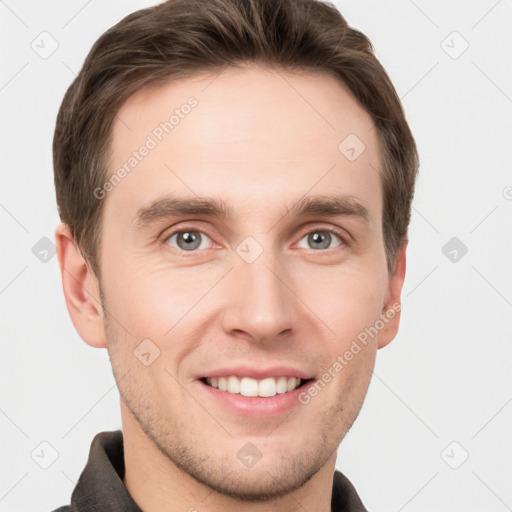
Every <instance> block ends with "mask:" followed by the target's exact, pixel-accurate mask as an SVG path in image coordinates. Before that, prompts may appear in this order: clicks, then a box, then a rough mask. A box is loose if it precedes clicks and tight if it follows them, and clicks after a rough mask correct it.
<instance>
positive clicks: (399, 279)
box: [378, 240, 408, 348]
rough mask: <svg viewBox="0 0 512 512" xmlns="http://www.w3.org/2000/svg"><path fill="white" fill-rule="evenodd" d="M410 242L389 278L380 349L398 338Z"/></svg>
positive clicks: (405, 246) (398, 257)
mask: <svg viewBox="0 0 512 512" xmlns="http://www.w3.org/2000/svg"><path fill="white" fill-rule="evenodd" d="M407 244H408V240H405V241H404V242H403V244H402V246H401V247H400V249H399V250H398V252H397V254H396V258H395V266H394V269H393V272H392V274H391V275H390V277H389V284H388V290H387V293H386V300H385V305H384V308H383V310H382V322H383V324H384V327H383V328H382V330H381V331H380V333H379V340H378V348H383V347H385V346H386V345H388V344H389V343H390V342H391V341H392V340H393V339H394V338H395V336H396V334H397V332H398V327H399V325H400V312H401V310H402V307H401V294H402V287H403V284H404V279H405V264H406V250H407Z"/></svg>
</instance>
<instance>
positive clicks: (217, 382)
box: [206, 375, 301, 397]
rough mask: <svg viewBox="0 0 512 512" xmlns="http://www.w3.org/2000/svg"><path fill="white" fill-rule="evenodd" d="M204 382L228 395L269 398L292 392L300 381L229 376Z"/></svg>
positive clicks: (280, 378) (282, 378)
mask: <svg viewBox="0 0 512 512" xmlns="http://www.w3.org/2000/svg"><path fill="white" fill-rule="evenodd" d="M206 382H207V383H208V384H209V385H210V386H212V387H214V388H218V389H220V391H227V392H228V393H234V394H240V395H242V396H261V397H271V396H275V395H276V394H283V393H287V392H289V391H293V390H294V389H296V388H298V387H299V385H300V383H301V380H300V379H299V378H296V377H267V378H266V379H262V380H256V379H252V378H251V377H243V378H242V379H240V378H238V377H236V376H234V375H230V376H228V377H211V378H210V377H208V378H207V379H206Z"/></svg>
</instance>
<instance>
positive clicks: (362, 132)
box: [100, 68, 390, 499]
mask: <svg viewBox="0 0 512 512" xmlns="http://www.w3.org/2000/svg"><path fill="white" fill-rule="evenodd" d="M189 97H194V98H195V100H197V104H195V106H193V107H192V108H181V107H182V106H183V105H184V104H187V99H188V98H189ZM175 109H181V110H180V112H181V115H178V117H179V121H178V122H176V119H174V122H175V126H174V127H173V129H172V130H169V128H168V127H167V128H168V131H169V133H166V132H165V131H163V132H162V129H161V130H160V131H159V130H158V129H156V128H157V127H159V126H160V123H161V122H164V121H166V120H168V119H169V117H170V116H171V115H172V114H173V112H174V110H175ZM186 112H188V113H186ZM184 113H185V114H184ZM155 129H156V131H155ZM350 134H355V135H356V136H357V137H358V138H359V139H360V141H362V142H363V143H364V145H365V149H364V151H363V152H362V153H361V154H360V155H359V156H357V155H358V153H359V152H360V151H361V148H362V146H356V147H355V150H354V151H351V150H350V147H352V146H354V140H356V139H354V138H352V139H347V140H348V142H346V143H345V146H346V145H347V144H348V146H349V147H348V149H347V147H345V146H343V145H342V151H340V149H339V145H340V143H341V142H342V141H344V139H346V137H348V136H349V135H350ZM148 136H150V138H151V139H152V140H153V142H154V143H155V144H153V143H151V142H148V141H149V139H148ZM351 137H353V136H351ZM159 138H160V139H161V140H159ZM350 143H352V144H350ZM144 144H147V146H148V147H149V148H150V149H149V151H148V152H147V156H145V157H143V158H141V159H140V161H138V162H137V164H136V166H134V167H133V168H132V169H131V171H130V173H129V174H128V175H127V176H126V177H124V179H122V181H121V182H120V183H119V184H117V185H116V186H115V187H113V189H112V190H110V191H109V192H108V194H107V196H106V197H105V198H104V199H103V200H104V201H106V204H105V210H104V216H103V221H102V249H101V255H100V266H101V270H102V281H101V286H102V291H103V294H104V301H105V308H106V310H107V311H108V313H106V312H105V315H106V317H105V324H106V332H107V336H108V349H109V353H110V357H111V361H112V365H113V370H114V374H115V376H116V379H117V380H118V381H119V382H118V385H119V390H120V394H121V398H122V412H123V426H124V427H125V428H127V426H128V425H131V428H132V431H135V430H137V429H139V431H140V432H142V431H144V432H145V433H146V434H147V436H148V437H149V438H150V439H151V440H152V441H153V442H154V443H155V444H156V446H158V448H159V450H160V451H161V452H162V453H163V454H165V455H166V456H167V457H168V459H170V460H171V461H173V462H174V463H175V464H176V465H177V466H178V467H180V468H181V469H182V470H184V471H185V472H187V473H188V474H190V475H192V476H193V477H194V478H196V479H197V480H198V481H200V482H203V483H206V484H207V485H209V486H210V487H212V488H213V489H216V490H217V491H219V492H221V493H225V494H230V495H232V496H236V497H239V498H243V497H245V498H246V499H247V498H249V497H252V498H253V499H254V498H258V497H259V498H261V497H263V496H267V497H268V496H277V495H279V494H283V493H286V492H290V491H291V490H293V489H295V488H298V487H299V486H301V485H302V484H304V483H305V482H306V481H307V480H308V479H309V478H311V477H312V476H313V475H314V474H315V473H316V472H317V471H318V470H319V469H320V468H322V467H323V466H324V465H325V464H326V463H327V462H328V461H330V462H331V463H332V464H334V460H335V453H336V450H337V447H338V445H339V443H340V441H341V439H342V438H343V437H344V435H345V434H346V432H347V430H348V429H349V428H350V426H351V424H352V422H353V421H354V419H355V418H356V416H357V414H358V412H359V409H360V407H361V405H362V402H363V399H364V396H365V394H366V391H367V387H368V384H369V380H370V376H371V372H372V369H373V365H374V359H375V353H376V349H377V348H378V346H379V343H381V342H379V336H378V335H377V336H374V337H369V338H368V340H367V343H366V345H363V344H361V343H359V345H360V347H361V350H360V351H359V352H358V353H357V354H355V355H354V356H353V358H352V359H351V360H350V361H348V362H346V360H345V359H344V361H345V364H343V366H342V369H341V370H338V371H337V372H336V371H335V372H334V377H332V379H330V382H328V384H327V385H325V386H324V387H323V388H322V389H321V390H320V391H319V392H318V393H317V395H316V396H311V395H308V396H309V397H310V400H309V401H308V403H307V404H303V403H301V401H299V399H298V398H299V394H300V393H303V394H302V395H301V396H302V397H304V396H305V395H304V392H305V391H307V389H309V388H308V387H307V386H311V385H312V384H313V383H314V379H321V378H322V375H323V374H324V372H326V371H327V370H328V369H329V368H331V369H332V368H333V365H334V363H335V362H336V361H337V360H338V361H339V359H337V358H338V356H343V355H344V354H345V353H346V351H347V350H349V349H350V347H351V344H352V343H353V341H354V340H356V338H357V336H358V335H359V334H360V333H361V332H362V331H364V329H365V328H368V327H370V326H373V325H374V324H375V322H376V320H377V319H378V318H379V315H380V314H381V313H383V310H385V308H386V306H387V302H388V301H389V298H390V284H389V283H390V280H389V277H388V274H387V270H386V259H385V252H384V242H383V238H382V205H383V198H382V185H381V179H380V175H379V172H380V170H381V158H380V153H379V147H378V141H377V134H376V130H375V129H374V125H373V122H372V120H371V118H370V116H369V115H368V114H367V113H366V112H365V111H364V110H363V109H362V108H361V107H359V106H358V105H357V103H356V102H355V100H354V99H353V98H352V97H351V96H350V95H349V94H348V93H347V92H346V90H345V89H344V88H343V87H342V86H341V85H340V84H339V83H338V82H337V81H335V80H334V79H333V78H331V77H328V76H326V75H314V74H306V75H301V76H299V75H294V74H289V73H285V72H280V73H277V72H272V71H268V70H263V69H260V68H250V69H246V70H225V71H224V72H223V73H221V74H220V75H219V76H216V77H215V76H214V75H209V76H207V77H205V76H202V77H197V78H194V79H184V80H181V81H173V82H172V83H170V84H168V85H166V86H164V87H162V88H160V89H158V90H152V91H150V90H141V91H139V92H138V93H136V94H135V95H134V96H132V97H131V98H130V99H129V100H128V101H127V102H126V103H125V104H124V105H123V107H122V108H121V109H120V111H119V112H118V116H117V121H116V123H115V126H114V132H113V142H112V159H111V163H110V172H111V173H113V172H114V171H116V170H117V169H119V168H120V167H122V166H123V164H124V163H125V162H127V161H128V160H129V158H130V157H131V156H132V153H133V151H138V150H139V148H140V147H141V146H142V145H144ZM153 146H154V147H153ZM142 152H144V151H142ZM139 153H140V152H139ZM144 153H145V152H144ZM354 155H355V156H357V158H355V159H354ZM347 156H348V157H350V158H347ZM139 157H140V154H139ZM319 197H320V198H322V199H324V200H325V199H326V198H328V197H329V198H338V199H339V198H342V199H344V201H345V202H344V203H343V202H341V203H340V202H338V204H341V205H342V206H344V208H341V209H338V211H331V210H318V209H317V210H316V211H315V210H309V212H306V215H303V214H300V215H298V213H300V212H297V211H296V208H297V207H298V206H300V205H302V206H303V205H304V204H305V202H306V201H307V200H308V198H309V200H310V202H311V201H312V200H314V199H317V198H319ZM164 198H173V199H180V200H183V201H186V200H192V201H196V200H198V199H205V200H208V201H212V202H214V203H217V204H218V205H221V206H224V208H225V209H226V210H227V211H226V215H225V216H220V217H219V216H216V215H211V214H210V213H209V212H208V211H206V210H205V211H203V213H194V211H192V210H189V211H188V213H187V212H181V213H180V212H178V211H174V212H173V211H172V208H167V210H166V211H167V213H168V214H169V215H166V216H161V215H155V214H154V213H155V212H154V210H153V212H152V213H153V214H151V215H150V214H148V213H147V212H146V214H144V215H140V212H141V210H142V209H147V208H148V207H149V206H151V205H152V204H153V203H155V202H156V201H158V200H161V199H164ZM357 205H359V206H357ZM164 210H165V208H163V209H162V208H160V209H159V210H158V211H159V212H160V213H162V211H164ZM364 212H366V218H365V216H364ZM143 340H151V341H145V342H144V343H145V344H144V345H142V346H141V348H139V349H137V347H138V346H139V345H140V344H141V342H142V341H143ZM388 341H389V340H388ZM135 349H137V350H135ZM134 351H135V353H134ZM158 351H159V352H158ZM141 352H142V353H143V354H145V355H142V356H141ZM158 353H159V355H158ZM137 355H138V356H139V357H137ZM156 355H158V357H156V359H154V358H155V356H156ZM141 361H142V362H141ZM144 362H145V363H150V364H144ZM338 368H339V367H338ZM229 376H235V377H239V378H240V379H242V378H243V377H246V378H247V377H252V378H254V377H257V379H256V381H257V382H256V384H255V382H254V381H253V380H251V379H249V380H245V381H242V388H243V390H244V392H245V393H249V394H251V393H253V392H254V389H256V390H257V391H258V392H261V390H262V389H263V391H262V393H263V394H264V393H265V392H267V393H268V394H272V393H276V390H274V389H273V386H272V385H271V381H267V382H266V383H264V384H261V385H260V382H259V381H261V380H263V378H269V377H275V378H276V379H277V383H278V384H279V380H281V384H279V390H280V391H283V388H281V386H283V385H284V384H283V383H284V382H286V385H288V384H289V382H288V378H290V377H294V376H297V377H301V378H302V379H303V380H306V379H313V380H310V381H309V382H307V383H306V385H305V386H304V387H302V388H299V389H297V390H295V391H293V392H292V393H291V394H289V395H288V394H287V393H281V392H279V393H277V394H276V395H275V396H273V397H244V396H242V395H240V394H236V393H230V392H229V391H223V390H219V389H214V388H213V387H211V386H209V385H208V383H207V382H206V378H212V377H217V385H219V382H223V381H222V380H221V379H220V378H221V377H226V378H227V377H229ZM283 377H286V378H287V380H286V381H285V380H283V379H282V378H283ZM279 378H281V379H279ZM209 382H210V381H209ZM213 382H214V383H215V379H214V380H213ZM229 385H230V389H231V390H232V391H233V390H235V391H236V386H237V379H230V383H229ZM267 385H268V388H267V387H266V386H267ZM231 386H234V387H231ZM255 386H256V388H255ZM258 386H259V387H258ZM290 386H291V387H292V386H293V381H292V382H291V384H290ZM221 387H222V384H221ZM265 390H266V391H265ZM303 401H305V400H303ZM247 443H252V445H254V447H256V450H255V449H254V447H253V446H252V445H250V444H247ZM252 450H254V453H252ZM246 452H247V453H246ZM248 457H249V458H248ZM251 457H253V458H252V459H251ZM256 459H258V460H257V462H256V463H255V464H254V465H253V463H254V460H256ZM250 466H252V467H250Z"/></svg>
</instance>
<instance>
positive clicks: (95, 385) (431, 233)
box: [0, 0, 512, 512]
mask: <svg viewBox="0 0 512 512" xmlns="http://www.w3.org/2000/svg"><path fill="white" fill-rule="evenodd" d="M155 3H156V2H150V1H146V2H144V1H140V0H138V1H135V0H130V1H124V2H113V1H112V0H110V1H102V2H99V1H98V0H89V1H84V0H72V1H70V0H68V1H63V0H59V1H54V2H51V3H50V2H36V1H35V0H31V1H18V2H15V1H14V0H5V1H3V0H0V27H1V28H0V34H1V38H2V44H1V49H0V52H1V55H0V58H1V70H2V73H1V76H0V103H1V112H2V122H1V134H0V144H1V149H2V159H1V164H2V173H1V180H2V181H1V187H0V194H1V196H0V220H1V225H2V230H3V237H2V240H3V241H4V242H5V243H4V244H2V251H1V255H2V265H1V274H0V308H1V312H2V315H1V322H2V323H1V335H2V338H1V354H0V386H1V387H0V393H1V394H0V431H1V436H0V449H1V465H0V510H1V511H6V512H7V511H12V512H15V511H23V512H25V511H28V510H32V511H34V512H37V511H40V512H45V511H49V510H53V508H56V507H57V506H60V505H63V504H67V503H69V498H70V494H71V491H72V489H73V487H74V485H75V483H76V481H77V479H78V477H79V475H80V473H81V471H82V469H83V467H84V465H85V463H86V460H87V455H88V452H89V446H90V443H91V440H92V438H93V437H94V435H95V434H96V433H98V432H100V431H104V430H113V429H118V428H120V427H121V421H120V412H119V395H118V392H117V388H116V387H115V381H114V379H113V376H112V372H111V367H110V363H109V360H108V355H107V352H106V350H105V349H93V348H91V347H89V346H87V345H86V344H85V343H84V342H83V341H82V340H81V339H80V337H79V336H78V334H77V333H76V331H75V330H74V328H73V325H72V323H71V321H70V319H69V316H68V313H67V310H66V307H65V303H64V297H63V294H62V288H61V282H60V275H59V271H58V262H57V258H56V257H55V256H54V255H53V253H52V245H51V243H50V242H52V243H53V241H54V240H53V232H54V228H55V226H56V225H57V223H58V222H59V219H58V215H57V208H56V202H55V193H54V188H53V170H52V159H51V143H52V137H53V129H54V123H55V117H56V114H57V110H58V108H59V106H60V103H61V101H62V98H63V95H64V93H65V91H66V89H67V88H68V86H69V85H70V83H71V81H72V80H73V78H74V76H75V74H76V73H77V72H78V71H79V69H80V67H81V65H82V62H83V60H84V58H85V56H86V55H87V53H88V51H89V49H90V47H91V46H92V44H93V43H94V41H95V40H96V39H97V38H98V36H100V34H101V33H103V32H104V31H105V30H106V29H107V28H109V27H110V26H112V25H113V24H114V23H116V22H117V21H119V20H120V19H121V18H122V17H124V16H125V15H126V14H128V13H130V12H132V11H135V10H137V9H140V8H143V7H146V6H149V5H153V4H155ZM336 6H337V7H338V8H339V9H340V11H341V12H342V14H343V15H344V16H345V17H346V19H347V20H348V22H349V23H350V24H351V25H353V26H355V27H356V28H359V29H360V30H362V31H363V32H364V33H365V34H366V35H368V36H369V37H370V39H371V40H372V42H373V44H374V46H375V48H376V53H377V56H378V58H379V59H380V60H381V62H382V64H383V65H384V67H385V68H386V69H387V71H388V73H389V74H390V76H391V79H392V80H393V82H394V84H395V87H396V89H397V91H398V93H399V95H400V97H401V98H402V101H403V104H404V108H405V110H406V114H407V117H408V120H409V122H410V125H411V128H412V131H413V133H414V135H415V138H416V141H417V144H418V148H419V151H420V158H421V169H420V177H419V180H418V184H417V191H416V197H415V201H414V209H413V219H412V224H411V227H410V243H409V250H408V264H407V277H406V281H405V285H404V292H403V300H402V303H403V313H402V323H401V329H400V333H399V335H398V336H397V338H396V339H395V340H394V341H393V342H392V343H391V344H390V345H389V346H388V347H387V348H385V349H383V350H382V351H380V352H379V354H378V356H377V364H376V368H375V375H374V378H373V380H372V383H371V385H370V389H369V393H368V396H367V399H366V401H365V404H364V406H363V409H362V411H361V414H360V416H359V418H358V420H357V421H356V423H355V425H354V427H353V429H352V430H351V431H350V432H349V434H348V435H347V437H346V438H345V440H344V441H343V443H342V444H341V447H340V449H339V456H338V461H337V467H338V468H339V469H340V470H342V471H343V472H344V473H345V474H346V475H347V476H348V477H349V478H350V479H351V480H352V482H353V483H354V485H355V487H356V489H357V490H358V492H359V494H360V495H361V497H362V499H363V501H364V503H365V504H366V506H367V507H368V508H369V509H370V510H375V511H377V510H379V511H384V512H385V511H390V512H399V511H402V510H404V511H410V512H413V511H422V510H450V511H453V512H455V511H464V512H469V511H477V510H486V511H497V512H501V511H506V510H512V436H511V434H510V433H511V432H512V385H511V378H510V375H511V369H512V344H511V340H512V321H511V318H512V272H511V266H510V262H511V261H512V257H511V256H512V242H511V240H512V172H511V167H512V166H511V161H512V158H511V157H512V154H511V153H512V149H511V148H512V138H511V135H512V68H511V65H510V62H512V60H511V56H512V30H511V27H512V2H511V1H510V0H500V1H496V0H482V1H479V2H476V1H473V2H463V1H451V2H446V1H442V0H435V1H429V2H427V1H426V0H415V1H412V0H397V1H394V2H391V1H378V0H363V1H361V0H350V1H341V0H340V1H338V2H336ZM57 45H58V46H57ZM45 237H46V238H48V239H49V241H48V240H45ZM454 237H455V239H454ZM447 244H448V245H447ZM465 250H467V252H466V253H464V252H465ZM45 251H48V252H45ZM454 251H455V252H454ZM41 443H43V444H41ZM43 466H48V467H47V469H44V467H43ZM312 512H313V511H312Z"/></svg>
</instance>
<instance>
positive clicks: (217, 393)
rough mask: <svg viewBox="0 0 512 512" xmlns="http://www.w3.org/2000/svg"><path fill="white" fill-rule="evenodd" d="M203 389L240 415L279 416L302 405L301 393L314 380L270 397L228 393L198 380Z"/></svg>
mask: <svg viewBox="0 0 512 512" xmlns="http://www.w3.org/2000/svg"><path fill="white" fill-rule="evenodd" d="M196 382H198V383H199V386H200V387H201V389H202V390H203V391H204V392H205V393H207V394H208V396H210V397H211V398H213V399H214V400H217V401H218V402H219V403H220V404H221V405H222V406H223V407H225V408H227V409H228V410H230V411H232V412H234V413H235V414H238V415H244V416H278V415H279V414H283V413H285V412H287V411H290V410H291V409H293V408H294V407H297V406H301V405H302V404H301V402H300V401H299V395H300V394H301V393H304V392H306V391H307V389H308V387H309V386H310V385H311V384H313V382H314V380H310V381H309V382H306V384H304V385H302V386H300V387H298V388H297V389H294V390H293V391H288V392H287V393H281V394H277V395H274V396H269V397H261V396H243V395H240V394H235V393H228V392H227V391H221V390H220V389H218V388H214V387H212V386H209V385H208V384H205V383H204V382H202V381H200V380H198V381H196Z"/></svg>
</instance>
